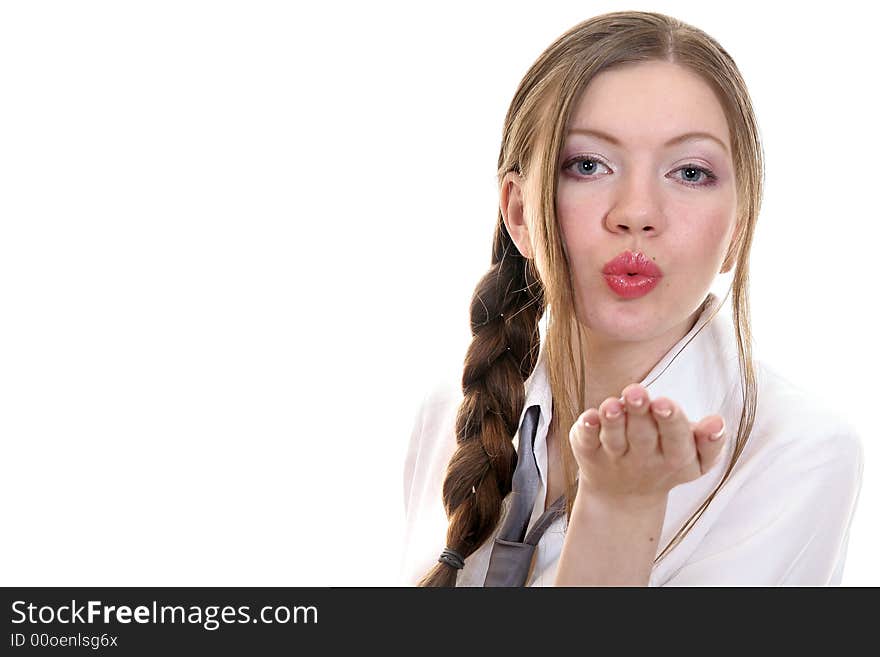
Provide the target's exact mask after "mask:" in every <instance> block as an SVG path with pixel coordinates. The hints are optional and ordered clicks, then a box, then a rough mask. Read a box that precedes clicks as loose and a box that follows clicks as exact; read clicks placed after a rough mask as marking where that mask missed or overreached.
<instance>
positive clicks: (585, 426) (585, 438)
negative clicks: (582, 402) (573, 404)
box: [568, 408, 601, 455]
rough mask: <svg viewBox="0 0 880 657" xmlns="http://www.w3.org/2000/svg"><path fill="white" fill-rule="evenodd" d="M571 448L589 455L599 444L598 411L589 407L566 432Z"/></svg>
mask: <svg viewBox="0 0 880 657" xmlns="http://www.w3.org/2000/svg"><path fill="white" fill-rule="evenodd" d="M568 438H569V440H570V441H571V447H572V449H573V450H579V451H581V453H584V454H586V455H590V454H592V453H593V452H595V451H596V450H597V449H599V447H600V446H601V445H600V443H599V411H597V410H596V409H595V408H591V409H589V410H587V411H584V412H583V413H581V415H580V417H578V419H577V420H575V423H574V424H573V425H572V427H571V431H570V432H569V434H568Z"/></svg>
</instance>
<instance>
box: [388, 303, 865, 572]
mask: <svg viewBox="0 0 880 657" xmlns="http://www.w3.org/2000/svg"><path fill="white" fill-rule="evenodd" d="M718 303H719V300H718V298H717V296H716V295H714V294H710V295H709V302H708V303H707V304H706V308H705V309H704V311H703V313H702V314H701V315H700V317H699V319H698V320H697V322H696V324H695V325H694V327H693V328H692V329H691V331H690V332H689V333H688V334H687V335H686V336H685V337H684V338H682V339H681V340H680V341H679V342H678V343H677V344H676V345H675V346H674V347H673V348H672V349H670V350H669V352H668V353H667V354H666V355H665V356H664V357H663V358H661V359H660V362H658V363H657V365H656V366H655V367H654V368H653V369H652V370H651V372H649V373H648V375H647V376H646V377H645V378H644V379H643V380H642V381H641V382H640V384H641V385H642V386H645V388H646V389H647V390H648V394H649V395H650V397H651V398H652V399H654V398H656V397H661V396H664V397H669V398H670V399H672V400H673V401H675V402H677V403H678V404H679V405H680V406H681V408H682V409H683V410H684V412H685V413H686V415H687V417H689V418H690V419H691V421H698V420H700V419H702V418H703V417H705V416H707V415H711V414H715V413H718V414H720V415H722V416H723V417H724V422H725V426H726V427H728V430H727V435H726V438H725V445H724V448H723V451H722V454H721V458H719V460H718V462H717V463H716V464H715V467H714V468H713V469H712V470H710V471H709V472H707V473H706V474H705V475H703V476H702V477H700V478H698V479H695V480H693V481H690V482H688V483H686V484H681V485H679V486H676V487H675V488H673V489H672V490H671V491H670V492H669V497H668V501H667V507H666V516H665V518H664V521H663V530H662V534H661V538H660V540H659V541H658V544H657V554H659V553H660V552H661V551H662V550H663V549H664V548H665V547H666V545H667V544H668V543H669V541H670V539H671V538H672V537H673V536H674V535H675V534H676V533H677V532H678V530H679V529H680V528H681V527H682V525H683V524H684V522H686V521H687V519H688V518H690V516H691V514H692V513H693V512H694V511H696V509H697V508H698V507H699V506H700V504H701V503H702V502H703V501H704V500H705V499H706V498H707V497H708V495H709V494H710V493H711V492H712V490H714V488H715V486H716V485H717V484H718V482H719V481H720V480H721V477H722V476H723V474H724V471H725V470H726V468H727V465H728V464H729V462H730V457H731V453H732V447H733V445H734V442H735V436H736V433H735V429H736V427H738V425H739V418H740V412H741V410H742V385H741V382H740V378H739V363H738V357H737V349H736V337H735V333H734V328H733V322H732V319H731V317H730V315H729V314H728V313H727V312H725V310H724V309H722V311H721V312H719V313H718V315H716V316H715V317H714V318H712V319H711V321H709V316H710V315H711V313H712V311H713V310H714V309H715V307H716V306H717V305H718ZM707 321H708V324H707V325H706V326H705V328H704V329H703V330H700V328H701V327H702V326H703V325H704V324H706V322H707ZM540 332H541V350H540V352H539V356H538V361H537V364H536V366H535V369H534V371H533V372H532V374H531V376H530V377H529V378H528V379H527V380H526V382H525V387H526V388H525V389H526V402H525V405H524V407H523V413H525V409H527V408H528V407H529V406H531V405H534V404H540V406H541V416H540V421H539V424H538V430H537V434H536V436H535V458H536V460H537V463H538V469H539V473H540V476H541V487H540V489H539V490H538V494H537V499H536V500H535V506H534V509H533V512H532V516H531V520H530V522H529V528H531V527H532V526H533V525H534V523H535V521H536V520H537V519H538V518H539V517H540V516H541V514H542V513H543V511H544V505H545V502H546V495H547V487H546V481H547V443H546V438H547V426H548V424H549V420H550V417H551V413H552V399H551V390H550V384H549V379H548V375H547V365H546V352H545V348H544V345H545V341H544V336H545V334H546V314H545V316H544V318H542V320H541V322H540ZM691 338H693V340H691ZM755 361H756V362H755V367H756V377H757V383H758V400H757V411H756V415H755V423H754V426H753V429H752V432H751V436H750V437H749V439H748V441H747V443H746V447H745V449H744V451H743V453H742V455H741V456H740V458H739V461H738V462H737V464H736V466H735V467H734V469H733V472H732V473H731V475H730V477H729V478H728V480H727V482H726V483H725V484H724V486H722V488H721V490H720V491H719V492H718V494H717V495H716V496H715V498H714V499H713V500H712V502H711V504H710V505H709V507H708V508H707V509H706V510H705V512H704V513H703V515H702V516H701V517H700V519H699V521H697V522H696V523H695V525H694V526H693V527H692V528H691V530H690V532H689V533H688V534H687V536H686V537H685V538H684V540H682V541H681V542H680V543H679V544H678V545H677V546H676V547H674V548H673V549H672V550H671V551H670V552H669V553H667V555H666V556H665V557H664V558H663V559H661V560H660V562H659V563H657V564H655V565H654V568H653V570H652V572H651V577H650V581H649V586H777V585H795V586H817V585H839V584H840V580H841V575H842V572H843V565H844V561H845V558H846V550H847V540H848V536H849V528H850V524H851V522H852V518H853V513H854V511H855V508H856V504H857V501H858V495H859V491H860V489H861V481H862V469H863V451H862V444H861V440H860V438H859V437H858V435H857V434H856V432H855V431H854V429H853V428H852V426H851V425H850V424H848V423H847V422H846V421H844V420H843V419H842V418H841V417H840V416H839V415H837V414H836V413H835V412H834V411H832V410H830V409H829V408H827V407H823V406H822V405H821V403H820V402H819V401H818V400H817V399H814V398H813V397H811V396H809V394H808V393H806V392H805V391H804V390H802V389H799V388H797V387H796V386H794V385H793V384H792V383H790V382H788V381H786V380H785V379H783V378H782V377H781V376H780V375H779V374H777V373H776V372H775V371H773V370H772V369H770V368H769V367H768V366H767V365H765V364H764V363H763V362H762V361H761V360H760V359H759V358H755ZM459 381H460V374H459V375H458V377H457V378H456V379H454V380H453V381H450V382H448V383H444V384H441V385H439V386H437V387H436V388H435V389H434V390H432V391H431V392H429V393H428V394H427V395H426V396H425V399H424V401H423V402H422V405H421V408H420V409H419V412H418V415H417V417H416V420H415V423H414V426H413V431H412V437H411V439H410V443H409V448H408V450H407V453H406V457H405V463H404V473H403V474H404V477H403V480H404V481H403V484H404V509H405V527H404V548H403V562H402V564H401V576H402V583H403V584H404V585H415V584H416V583H417V582H418V580H419V579H420V578H421V577H422V575H424V574H425V573H426V572H428V570H430V569H431V568H432V567H433V566H434V565H435V564H436V563H437V558H438V557H439V556H440V553H441V551H442V550H443V548H444V547H445V545H446V529H447V526H448V522H447V518H446V513H445V511H444V509H443V502H442V498H441V491H442V486H443V479H444V476H445V473H446V466H447V464H448V463H449V459H450V458H451V457H452V454H453V452H454V451H455V448H456V439H455V416H456V412H457V410H458V406H459V404H460V403H461V401H462V391H461V386H460V383H459ZM521 422H522V417H520V423H521ZM518 439H519V435H518V434H517V435H516V436H514V439H513V444H514V447H517V446H518V443H519V440H518ZM510 499H511V496H510V495H508V496H507V497H505V499H504V501H503V504H502V509H501V518H500V520H499V523H498V526H497V527H496V529H495V533H493V535H492V536H491V537H490V538H489V540H487V541H486V542H485V543H484V544H483V545H482V546H480V547H479V548H478V549H477V550H476V551H475V552H474V553H473V554H471V555H470V556H468V557H467V558H466V559H465V567H464V568H463V569H462V570H459V571H458V579H457V582H456V586H482V585H483V581H484V579H485V576H486V570H487V567H488V562H489V555H490V553H491V549H492V545H493V542H494V536H495V534H497V532H498V530H499V529H500V527H501V525H502V524H503V522H504V517H505V514H506V513H507V511H508V509H509V503H510ZM550 501H551V502H552V501H553V500H550ZM565 531H566V519H565V514H563V515H562V516H561V517H558V518H557V519H556V520H555V521H554V522H553V523H552V524H551V525H550V526H549V527H548V528H547V530H546V532H545V533H544V535H543V536H542V538H541V540H540V542H539V543H538V546H537V549H536V556H535V564H534V567H533V569H532V572H531V575H530V578H529V581H528V582H527V584H528V585H529V586H552V585H553V582H554V579H555V576H556V567H557V564H558V561H559V555H560V552H561V550H562V544H563V541H564V539H565Z"/></svg>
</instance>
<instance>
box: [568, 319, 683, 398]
mask: <svg viewBox="0 0 880 657" xmlns="http://www.w3.org/2000/svg"><path fill="white" fill-rule="evenodd" d="M699 316H700V312H699V310H698V311H696V312H695V313H694V314H693V315H691V316H690V317H688V318H687V319H685V320H684V321H683V322H681V323H678V324H676V325H674V326H673V327H671V328H670V329H668V330H667V331H664V332H663V333H661V334H660V335H657V336H655V337H653V338H651V339H649V340H643V341H639V342H633V341H623V340H615V339H608V338H607V337H604V336H601V337H600V336H596V335H595V334H592V333H591V332H590V331H589V329H587V328H586V327H584V329H583V330H584V333H585V334H586V338H587V339H586V341H585V342H584V344H583V345H582V346H583V352H579V346H578V339H577V333H576V332H577V327H576V326H574V327H573V328H572V342H571V344H572V348H573V350H574V354H575V358H576V359H577V358H580V359H581V362H582V363H583V368H584V376H585V379H586V399H585V400H584V406H583V408H584V409H587V408H599V405H600V404H601V403H602V402H603V401H605V399H607V398H608V397H620V396H621V394H622V393H623V389H624V388H625V387H626V386H628V385H630V384H631V383H639V382H640V381H642V380H643V379H644V378H645V377H646V376H647V375H648V373H649V372H650V371H651V370H652V369H653V368H654V366H656V365H657V363H659V362H660V359H662V358H663V356H665V355H666V354H667V353H668V352H669V350H670V349H671V348H672V347H673V346H674V345H675V344H676V343H678V342H679V341H680V340H681V339H682V338H683V337H684V336H685V335H687V334H688V333H689V332H690V331H691V329H692V328H693V327H694V325H695V324H696V322H697V319H699Z"/></svg>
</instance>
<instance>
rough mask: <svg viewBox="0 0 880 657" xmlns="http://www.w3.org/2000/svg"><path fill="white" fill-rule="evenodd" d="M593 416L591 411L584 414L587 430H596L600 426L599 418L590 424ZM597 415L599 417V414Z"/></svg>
mask: <svg viewBox="0 0 880 657" xmlns="http://www.w3.org/2000/svg"><path fill="white" fill-rule="evenodd" d="M591 410H592V409H591ZM591 415H592V413H590V411H587V412H586V413H584V426H585V427H586V428H587V429H595V428H596V427H598V426H599V418H598V417H596V419H595V421H594V422H590V416H591ZM597 415H598V412H597Z"/></svg>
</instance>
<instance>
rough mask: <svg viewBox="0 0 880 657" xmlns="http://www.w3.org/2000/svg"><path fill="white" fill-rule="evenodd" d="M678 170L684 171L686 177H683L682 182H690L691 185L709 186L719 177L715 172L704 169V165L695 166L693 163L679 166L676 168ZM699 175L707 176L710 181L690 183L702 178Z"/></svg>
mask: <svg viewBox="0 0 880 657" xmlns="http://www.w3.org/2000/svg"><path fill="white" fill-rule="evenodd" d="M676 170H677V171H684V172H685V176H687V177H686V178H682V182H684V183H686V184H689V186H691V187H708V186H709V185H714V184H715V181H716V180H717V179H718V178H717V177H716V176H715V174H714V173H712V172H711V171H709V170H708V169H704V168H703V167H698V166H694V165H693V164H686V165H685V166H683V167H679V168H678V169H676ZM699 176H702V177H703V178H706V179H707V180H708V182H706V183H705V184H703V185H690V183H693V182H695V181H696V180H700V179H701V178H699Z"/></svg>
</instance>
